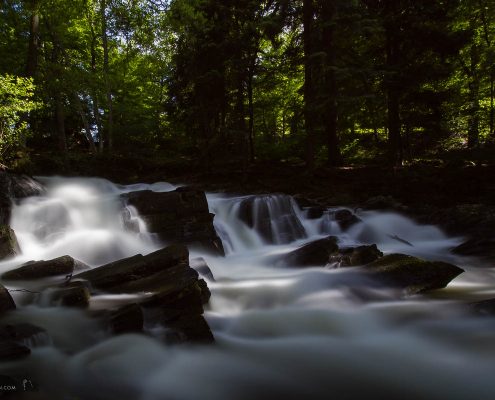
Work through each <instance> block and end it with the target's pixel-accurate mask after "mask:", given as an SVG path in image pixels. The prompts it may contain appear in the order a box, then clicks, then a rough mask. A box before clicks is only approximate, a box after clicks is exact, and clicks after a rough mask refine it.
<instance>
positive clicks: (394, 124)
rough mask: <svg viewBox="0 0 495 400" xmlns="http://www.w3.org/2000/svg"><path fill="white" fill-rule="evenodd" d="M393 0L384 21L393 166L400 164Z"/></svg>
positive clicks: (397, 42) (390, 147) (399, 124)
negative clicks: (386, 19)
mask: <svg viewBox="0 0 495 400" xmlns="http://www.w3.org/2000/svg"><path fill="white" fill-rule="evenodd" d="M395 7H397V4H396V3H395V0H388V1H387V12H386V14H387V18H388V21H387V22H386V23H385V45H386V64H387V70H388V76H387V77H386V78H385V88H386V95H387V128H388V143H389V159H390V162H391V163H392V164H393V165H394V166H400V165H402V161H403V154H402V137H401V120H400V82H399V78H398V74H399V59H400V55H399V47H400V46H399V38H398V37H397V35H398V34H399V30H400V29H399V27H398V26H397V25H396V23H394V21H395V20H396V18H397V12H396V9H395Z"/></svg>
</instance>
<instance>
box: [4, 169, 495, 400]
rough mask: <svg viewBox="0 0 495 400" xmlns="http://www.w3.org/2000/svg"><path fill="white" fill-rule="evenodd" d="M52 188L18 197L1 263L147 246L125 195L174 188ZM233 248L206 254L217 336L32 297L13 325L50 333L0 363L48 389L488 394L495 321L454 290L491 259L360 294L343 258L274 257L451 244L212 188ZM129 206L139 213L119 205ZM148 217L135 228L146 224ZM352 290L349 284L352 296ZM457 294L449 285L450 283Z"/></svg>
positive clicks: (374, 217) (403, 223)
mask: <svg viewBox="0 0 495 400" xmlns="http://www.w3.org/2000/svg"><path fill="white" fill-rule="evenodd" d="M45 183H46V184H47V186H48V192H47V194H46V195H45V196H43V197H40V198H29V199H26V200H24V201H23V202H22V203H21V204H19V205H17V206H16V207H15V208H14V212H13V217H12V225H13V227H14V229H15V230H16V231H17V232H18V236H19V241H20V245H21V248H22V250H23V251H24V254H23V255H22V256H21V257H20V258H18V259H16V260H11V261H9V262H6V263H3V264H1V265H0V269H1V270H2V271H3V270H6V269H10V268H12V266H13V265H17V264H19V263H20V262H22V261H24V260H29V259H43V258H45V259H48V258H53V257H56V256H59V255H63V254H69V255H72V256H73V257H75V258H78V259H80V260H81V261H84V262H86V263H88V264H90V265H91V266H97V265H100V264H103V263H105V262H107V261H111V260H114V259H117V258H121V257H125V256H129V255H132V254H136V253H148V252H150V251H152V250H153V249H154V248H156V247H157V246H158V245H159V244H157V243H156V242H153V240H152V238H151V237H150V236H149V235H146V233H145V232H144V233H143V229H141V230H140V231H141V233H138V232H136V231H133V230H129V229H126V227H125V226H124V224H123V223H122V218H121V212H122V209H121V203H120V202H119V195H120V194H121V193H125V192H129V191H134V190H143V189H150V190H155V191H168V190H173V188H174V187H173V186H171V185H168V184H165V183H162V184H155V185H144V184H143V185H133V186H118V185H114V184H112V183H110V182H108V181H105V180H98V179H62V178H50V179H46V180H45ZM208 201H209V205H210V210H211V212H213V213H215V214H216V217H215V226H216V229H217V232H218V234H219V236H220V237H221V239H222V241H223V243H224V247H225V249H226V250H227V256H226V257H225V258H222V257H214V256H211V255H208V254H200V253H197V254H196V253H194V254H192V256H193V257H194V256H198V255H201V256H203V257H204V258H205V259H206V261H207V263H208V265H209V266H210V268H211V270H212V272H213V275H214V276H215V282H213V281H209V282H208V286H209V287H210V289H211V291H212V298H211V301H210V308H209V310H208V311H207V320H208V322H209V324H210V326H211V328H212V330H213V332H214V335H215V337H216V340H217V345H215V346H205V347H201V346H199V347H198V346H196V347H166V346H164V345H163V344H161V343H160V342H159V341H158V340H155V339H153V338H152V337H145V336H139V335H123V336H118V337H108V336H105V334H104V333H103V332H101V329H100V328H99V326H98V325H97V324H96V323H95V322H94V321H93V320H91V319H89V318H88V317H86V316H84V314H83V313H82V312H79V311H77V310H72V309H71V310H68V309H60V308H53V307H45V308H39V307H35V306H28V307H24V308H21V309H19V310H18V311H16V312H15V313H13V314H12V316H11V317H10V318H11V321H12V322H28V321H29V322H32V323H34V324H36V325H38V326H41V327H42V328H45V329H46V330H47V332H48V334H49V335H50V337H51V338H52V341H51V342H50V343H44V344H42V345H41V346H37V347H35V348H34V349H33V351H32V355H31V357H30V358H29V359H27V360H25V361H19V362H15V363H7V362H0V374H6V373H7V372H9V371H29V373H30V376H31V377H32V379H33V381H36V382H39V383H40V384H42V386H43V387H44V388H45V390H47V391H48V392H49V393H50V394H51V396H50V398H54V399H57V398H60V399H63V398H82V399H105V400H107V399H145V400H155V399H157V400H158V399H171V398H174V399H175V398H177V399H200V398H201V399H232V398H235V399H252V398H255V397H257V398H265V397H266V398H268V397H270V398H281V397H283V398H287V399H292V398H294V399H296V398H298V399H299V398H315V399H320V398H321V399H328V398H329V397H335V398H349V399H358V398H359V399H360V398H362V397H364V396H369V395H370V394H373V393H375V394H376V393H379V394H380V396H381V397H384V398H405V399H418V398H428V399H446V398H448V399H453V400H455V399H466V398H476V399H492V398H494V396H495V383H494V382H493V377H492V375H493V369H494V368H495V349H494V347H493V341H494V340H495V321H494V320H493V319H491V318H488V319H485V318H479V317H473V316H470V315H467V314H465V312H464V310H463V309H461V308H458V307H456V306H455V304H454V303H453V302H452V300H450V299H449V293H450V292H453V294H454V293H455V295H456V296H457V297H459V296H460V297H462V295H463V294H464V295H465V296H466V298H468V299H474V298H478V297H482V296H485V297H490V295H492V296H493V287H495V286H494V283H495V278H494V277H493V276H494V275H495V274H494V270H493V268H492V269H476V268H471V269H469V271H468V273H466V274H465V276H464V275H463V276H461V277H460V278H458V279H456V280H455V281H454V282H453V283H452V284H451V285H450V286H449V288H447V289H446V290H445V293H446V294H445V297H446V299H445V300H444V299H442V298H441V297H438V298H435V297H434V296H432V297H429V298H428V297H426V296H416V297H414V298H410V299H408V300H403V301H398V300H396V299H395V298H393V297H391V296H388V294H387V293H386V292H380V293H370V296H369V299H371V300H368V301H365V302H363V300H362V296H361V292H359V290H361V288H362V287H365V286H366V282H365V281H364V278H363V277H362V276H360V274H359V273H356V272H355V271H354V270H353V269H342V270H328V269H324V268H307V269H292V268H280V267H276V266H275V265H274V263H273V262H272V260H273V259H274V258H273V257H276V256H277V255H281V254H284V253H286V252H288V251H290V250H293V249H295V248H297V247H298V246H300V245H301V244H304V243H307V242H309V241H312V240H315V239H317V238H322V237H325V236H328V235H335V236H338V237H339V240H340V241H341V243H343V244H348V245H353V244H362V243H376V244H377V245H378V247H379V248H380V249H381V250H382V251H384V252H389V253H390V252H402V253H407V254H411V255H417V256H421V257H425V258H430V259H443V260H450V261H456V262H457V263H458V264H459V265H462V266H463V267H465V264H464V263H465V260H463V259H454V258H453V256H451V255H450V253H449V252H448V249H449V248H451V247H453V246H454V245H455V244H456V243H458V242H459V240H458V239H456V238H449V237H447V236H446V235H445V234H443V233H442V232H441V231H440V230H439V229H437V228H436V227H432V226H422V225H419V224H417V223H415V222H413V221H411V220H410V219H408V218H406V217H404V216H401V215H398V214H395V213H378V212H360V213H358V216H359V218H360V219H361V222H358V223H356V224H354V225H353V226H351V227H350V228H349V229H347V230H344V231H343V230H342V229H341V228H340V227H339V225H338V223H337V222H336V220H335V211H336V210H333V209H329V210H326V211H325V212H324V213H323V215H322V216H321V217H319V218H315V219H308V218H306V211H305V210H301V209H299V207H298V206H297V205H296V204H295V202H294V201H293V200H292V199H291V198H290V197H288V196H279V195H270V196H242V197H228V196H226V195H218V194H215V195H213V194H212V195H209V196H208ZM129 212H130V213H131V214H132V215H131V217H132V218H133V219H137V221H138V223H139V224H141V223H142V221H139V216H138V215H137V214H135V210H131V211H129ZM141 228H143V226H141ZM358 292H359V293H358ZM452 297H453V296H452Z"/></svg>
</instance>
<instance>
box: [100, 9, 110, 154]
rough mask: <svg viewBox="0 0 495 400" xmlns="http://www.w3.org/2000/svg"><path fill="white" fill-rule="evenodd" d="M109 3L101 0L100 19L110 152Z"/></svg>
mask: <svg viewBox="0 0 495 400" xmlns="http://www.w3.org/2000/svg"><path fill="white" fill-rule="evenodd" d="M106 9H107V2H106V0H100V17H101V40H102V45H103V75H104V80H105V89H106V98H107V107H108V116H107V127H106V130H105V135H104V137H105V142H106V143H107V150H108V151H109V152H111V151H112V149H113V99H112V87H111V84H110V67H109V54H108V34H107V15H106Z"/></svg>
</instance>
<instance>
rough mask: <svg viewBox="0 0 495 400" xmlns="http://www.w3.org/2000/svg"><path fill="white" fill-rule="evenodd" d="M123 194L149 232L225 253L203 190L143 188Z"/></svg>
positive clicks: (163, 238) (171, 239) (162, 237)
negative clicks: (167, 190)
mask: <svg viewBox="0 0 495 400" xmlns="http://www.w3.org/2000/svg"><path fill="white" fill-rule="evenodd" d="M123 197H124V199H125V201H126V203H127V205H129V206H133V207H135V208H136V209H137V211H138V212H139V215H140V216H141V218H142V219H143V220H144V222H145V223H146V226H147V228H148V231H149V232H152V233H156V234H158V236H159V237H160V238H161V239H162V240H164V241H166V242H178V243H184V244H187V245H193V246H196V247H199V248H202V249H205V250H208V251H211V252H214V253H216V254H221V255H223V254H225V253H224V249H223V245H222V241H221V240H220V238H219V237H218V236H217V234H216V231H215V228H214V227H213V218H214V215H213V214H210V212H209V210H208V202H207V200H206V195H205V193H204V192H203V191H200V190H195V189H192V188H187V187H186V188H179V189H176V190H175V191H172V192H164V193H163V192H153V191H150V190H143V191H138V192H131V193H127V194H125V195H123Z"/></svg>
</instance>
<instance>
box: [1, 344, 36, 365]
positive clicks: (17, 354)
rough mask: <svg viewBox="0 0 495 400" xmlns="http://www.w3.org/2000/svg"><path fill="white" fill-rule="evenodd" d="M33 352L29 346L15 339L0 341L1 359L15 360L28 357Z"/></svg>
mask: <svg viewBox="0 0 495 400" xmlns="http://www.w3.org/2000/svg"><path fill="white" fill-rule="evenodd" d="M30 354H31V350H30V349H29V347H26V346H24V345H22V344H19V343H16V342H13V341H5V342H1V341H0V360H2V361H13V360H18V359H21V358H25V357H28V356H29V355H30Z"/></svg>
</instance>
